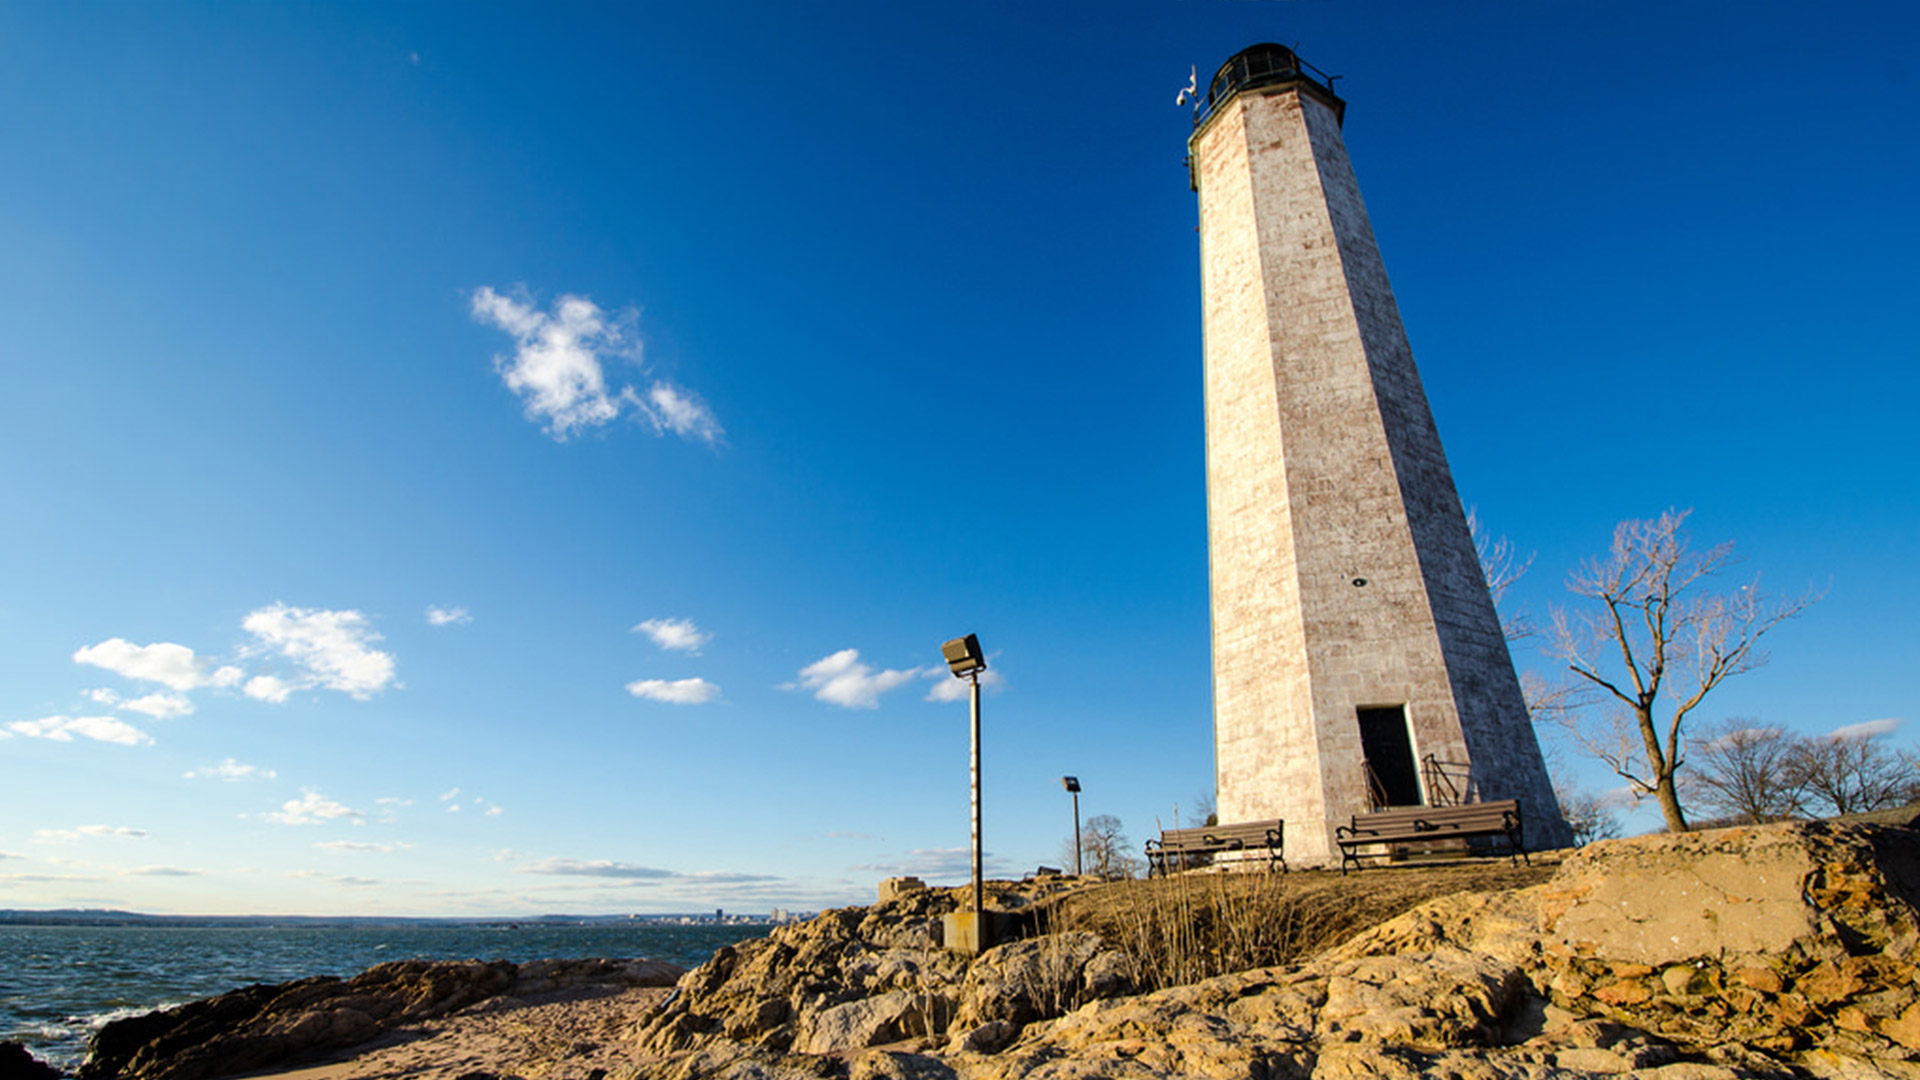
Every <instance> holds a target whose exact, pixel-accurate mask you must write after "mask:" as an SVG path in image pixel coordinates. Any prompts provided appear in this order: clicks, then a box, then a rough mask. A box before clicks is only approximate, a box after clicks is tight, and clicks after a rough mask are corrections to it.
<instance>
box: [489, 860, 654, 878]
mask: <svg viewBox="0 0 1920 1080" xmlns="http://www.w3.org/2000/svg"><path fill="white" fill-rule="evenodd" d="M519 872H520V873H522V874H560V875H563V876H567V877H603V878H623V879H626V880H639V879H643V878H644V879H655V878H670V877H675V876H677V875H675V874H674V872H673V871H671V870H655V869H654V868H652V867H650V866H635V865H633V864H632V863H623V862H609V861H607V860H606V859H591V860H582V859H541V860H540V861H539V862H537V863H534V864H532V865H531V866H523V867H521V868H520V871H519Z"/></svg>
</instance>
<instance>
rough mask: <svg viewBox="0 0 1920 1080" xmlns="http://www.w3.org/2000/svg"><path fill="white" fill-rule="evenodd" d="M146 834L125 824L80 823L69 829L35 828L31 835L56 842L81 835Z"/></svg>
mask: <svg viewBox="0 0 1920 1080" xmlns="http://www.w3.org/2000/svg"><path fill="white" fill-rule="evenodd" d="M146 835H147V830H145V829H132V828H128V827H127V826H125V825H80V826H76V827H75V828H71V829H36V830H34V833H33V837H34V839H35V840H37V841H39V842H40V843H43V844H45V843H58V842H64V841H68V840H78V839H80V838H81V837H83V836H119V837H127V838H130V839H135V840H137V839H140V838H141V837H144V836H146Z"/></svg>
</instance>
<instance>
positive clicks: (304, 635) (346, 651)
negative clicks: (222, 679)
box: [240, 604, 394, 701]
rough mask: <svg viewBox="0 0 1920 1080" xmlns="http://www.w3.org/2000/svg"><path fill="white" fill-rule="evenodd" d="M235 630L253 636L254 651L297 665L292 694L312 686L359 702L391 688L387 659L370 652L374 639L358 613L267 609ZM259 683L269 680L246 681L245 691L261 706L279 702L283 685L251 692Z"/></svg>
mask: <svg viewBox="0 0 1920 1080" xmlns="http://www.w3.org/2000/svg"><path fill="white" fill-rule="evenodd" d="M240 625H241V626H242V627H244V628H245V629H246V631H247V632H248V633H250V634H252V635H253V636H254V639H255V642H256V644H255V646H254V649H255V650H257V651H262V652H272V653H277V654H279V655H281V656H284V657H286V658H287V659H289V660H292V661H293V662H294V663H295V664H297V665H299V667H300V669H301V674H300V675H299V676H298V677H297V678H296V679H294V680H293V681H292V682H291V684H290V685H291V687H292V688H293V689H305V688H308V687H315V686H317V687H322V688H324V689H328V690H338V691H339V692H341V693H343V694H346V695H348V696H350V697H353V698H355V699H357V700H360V701H365V700H366V699H368V698H370V697H372V696H373V695H374V694H377V693H379V692H380V691H382V690H384V689H386V688H387V687H388V686H390V685H392V684H393V681H394V660H393V654H392V653H387V652H381V651H380V650H379V649H376V648H373V642H376V641H379V640H380V635H379V634H377V633H375V632H374V631H373V628H372V627H371V626H370V625H368V623H367V617H366V616H365V615H362V614H361V613H360V612H358V611H350V610H349V611H323V610H320V609H316V608H297V607H289V606H288V605H286V604H273V605H271V606H268V607H263V608H260V609H259V610H257V611H254V612H252V613H250V614H249V615H248V616H247V617H246V619H245V620H243V621H242V622H241V624H240ZM265 678H270V677H262V678H256V679H254V680H252V681H251V682H249V683H248V684H247V690H246V692H247V693H248V694H249V695H250V696H253V697H257V698H260V699H262V700H266V701H279V700H284V699H285V692H284V691H285V690H286V689H288V687H289V684H288V683H285V682H282V681H281V680H279V679H274V680H273V682H272V684H271V685H262V687H261V688H260V690H259V691H258V692H256V689H255V684H257V683H263V679H265ZM276 694H277V695H278V696H274V695H276Z"/></svg>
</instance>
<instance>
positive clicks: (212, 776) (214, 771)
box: [183, 758, 280, 783]
mask: <svg viewBox="0 0 1920 1080" xmlns="http://www.w3.org/2000/svg"><path fill="white" fill-rule="evenodd" d="M183 775H185V777H186V778H187V779H189V780H225V781H228V782H229V783H232V782H237V781H240V780H271V779H273V778H274V777H276V776H278V775H280V774H279V773H277V772H274V771H273V770H272V769H262V768H260V767H259V766H257V765H242V764H240V763H239V762H238V761H235V760H234V759H232V758H225V759H222V760H221V762H220V764H218V765H208V766H206V767H205V768H200V769H192V770H189V771H188V772H186V773H185V774H183Z"/></svg>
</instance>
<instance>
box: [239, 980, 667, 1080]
mask: <svg viewBox="0 0 1920 1080" xmlns="http://www.w3.org/2000/svg"><path fill="white" fill-rule="evenodd" d="M671 992H672V991H671V990H668V989H666V988H662V987H635V988H629V989H621V990H605V989H598V988H590V989H584V990H567V991H559V992H556V993H552V994H546V995H541V996H539V997H533V998H501V999H496V1000H495V1001H493V1002H489V1003H487V1004H485V1005H482V1006H480V1007H478V1008H474V1009H470V1010H467V1011H465V1012H462V1013H460V1014H459V1015H457V1016H451V1017H445V1018H442V1019H438V1020H430V1021H426V1022H424V1023H420V1024H415V1025H409V1026H408V1027H407V1028H405V1029H402V1030H399V1031H395V1032H391V1033H389V1034H387V1035H383V1036H381V1037H380V1038H378V1039H376V1040H374V1041H372V1042H369V1043H364V1044H362V1045H360V1046H357V1047H354V1048H352V1049H351V1050H348V1051H343V1052H341V1053H339V1054H336V1055H332V1056H329V1057H327V1058H324V1059H321V1060H319V1061H316V1062H312V1063H309V1064H305V1065H301V1066H299V1067H297V1068H291V1069H277V1070H273V1071H269V1072H260V1073H251V1074H249V1076H252V1077H259V1078H265V1077H273V1078H276V1080H380V1078H395V1080H397V1078H400V1077H419V1078H423V1080H458V1078H460V1077H463V1076H469V1075H471V1074H475V1073H479V1074H487V1075H493V1076H500V1077H508V1076H517V1077H525V1078H527V1080H590V1078H593V1077H596V1076H608V1075H616V1074H617V1073H618V1072H619V1070H621V1069H622V1068H627V1067H631V1066H632V1065H633V1064H634V1063H635V1061H636V1060H637V1058H636V1057H635V1056H634V1051H633V1049H632V1047H631V1045H630V1044H629V1043H628V1041H627V1039H626V1034H627V1032H629V1031H630V1030H631V1029H632V1028H633V1026H634V1024H635V1023H636V1021H638V1020H639V1018H640V1017H641V1016H643V1015H644V1014H645V1013H647V1012H648V1011H650V1010H652V1009H654V1008H656V1007H657V1006H658V1005H659V1004H660V1002H661V1001H662V1000H664V999H665V998H666V996H667V995H668V994H669V993H671Z"/></svg>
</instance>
